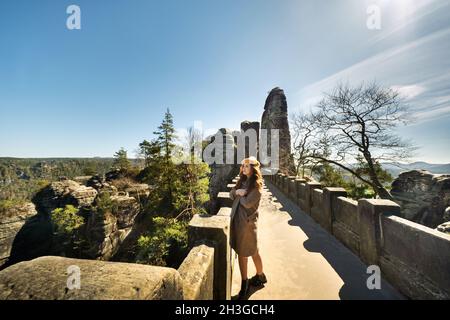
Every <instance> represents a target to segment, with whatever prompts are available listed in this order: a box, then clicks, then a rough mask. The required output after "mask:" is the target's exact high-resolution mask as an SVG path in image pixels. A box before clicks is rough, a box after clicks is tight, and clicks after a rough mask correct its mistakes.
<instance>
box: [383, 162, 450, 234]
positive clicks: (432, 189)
mask: <svg viewBox="0 0 450 320" xmlns="http://www.w3.org/2000/svg"><path fill="white" fill-rule="evenodd" d="M391 193H392V195H393V196H394V198H395V201H396V202H398V203H399V204H400V205H401V207H402V215H403V216H404V217H405V218H406V219H408V220H411V221H414V222H417V223H420V224H422V225H425V226H428V227H431V228H437V226H439V225H441V224H443V223H444V222H446V221H450V214H446V211H447V212H449V209H448V207H450V175H435V174H432V173H430V172H428V171H424V170H412V171H408V172H404V173H402V174H400V175H399V176H398V178H397V179H395V180H394V182H393V183H392V190H391Z"/></svg>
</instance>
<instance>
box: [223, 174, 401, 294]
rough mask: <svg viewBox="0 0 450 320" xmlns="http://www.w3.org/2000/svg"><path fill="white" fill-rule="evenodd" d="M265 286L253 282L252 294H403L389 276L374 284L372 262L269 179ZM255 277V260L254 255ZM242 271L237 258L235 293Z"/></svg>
mask: <svg viewBox="0 0 450 320" xmlns="http://www.w3.org/2000/svg"><path fill="white" fill-rule="evenodd" d="M258 239H259V247H260V254H261V257H262V259H263V264H264V272H265V274H266V275H267V278H268V283H267V284H266V285H265V287H264V288H261V289H258V290H255V289H254V288H251V291H250V295H249V299H250V300H264V299H275V300H278V299H286V300H291V299H295V300H303V299H403V296H402V295H401V294H400V293H398V292H397V290H395V289H394V288H393V287H392V286H391V285H390V284H389V283H387V282H386V281H382V282H381V289H380V290H369V289H368V288H367V285H366V282H367V279H368V277H369V276H370V275H369V274H367V266H366V265H365V264H364V263H363V262H362V261H361V260H360V259H359V257H357V256H356V255H354V254H353V253H352V252H351V251H350V250H349V249H347V248H346V247H345V246H344V245H343V244H341V243H340V242H339V241H338V240H337V239H335V238H334V237H333V236H332V235H331V234H329V233H328V232H327V231H325V230H324V229H322V228H321V227H320V226H319V225H318V224H317V223H316V222H315V221H314V220H313V219H312V218H311V217H310V216H308V215H307V214H305V213H304V212H302V211H301V210H300V208H299V207H298V206H297V205H296V204H295V203H294V202H292V201H291V200H290V199H288V198H287V197H286V196H285V195H284V194H283V193H281V191H279V190H278V189H277V187H276V186H274V185H273V184H271V183H270V182H269V181H265V182H264V191H263V194H262V199H261V203H260V217H259V221H258ZM248 266H249V268H248V270H249V273H248V275H249V278H250V277H251V276H253V275H254V274H255V266H254V264H253V261H252V259H251V258H249V264H248ZM240 283H241V276H240V273H239V266H238V261H237V259H236V260H235V263H234V270H233V284H232V292H231V295H232V296H234V298H235V296H236V295H237V294H238V292H239V289H240Z"/></svg>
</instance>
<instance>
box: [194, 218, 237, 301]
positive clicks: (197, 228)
mask: <svg viewBox="0 0 450 320" xmlns="http://www.w3.org/2000/svg"><path fill="white" fill-rule="evenodd" d="M188 239H189V247H190V248H193V247H194V246H195V245H196V244H198V243H205V244H207V245H209V246H212V247H214V281H213V283H214V290H213V291H214V300H230V299H231V247H230V217H229V216H226V215H213V216H211V215H198V214H196V215H195V216H194V217H193V218H192V220H191V221H190V223H189V228H188Z"/></svg>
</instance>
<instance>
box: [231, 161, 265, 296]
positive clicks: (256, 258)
mask: <svg viewBox="0 0 450 320" xmlns="http://www.w3.org/2000/svg"><path fill="white" fill-rule="evenodd" d="M261 192H262V175H261V170H260V163H259V161H258V160H257V159H256V158H255V157H250V158H246V159H244V160H242V163H241V168H240V172H239V181H238V182H237V183H236V186H235V187H233V188H232V189H231V191H230V197H231V199H232V200H233V206H232V210H231V237H230V242H231V247H232V248H233V249H234V250H235V251H236V253H237V254H238V260H239V269H240V272H241V279H242V284H241V290H240V292H239V299H243V298H245V296H246V295H247V293H248V287H249V284H251V285H254V286H261V285H262V284H264V283H266V282H267V279H266V276H265V275H264V273H263V265H262V259H261V256H260V255H259V250H258V241H257V240H258V237H257V221H258V216H259V211H258V207H259V202H260V200H261ZM248 257H252V259H253V262H254V263H255V267H256V275H255V276H254V277H252V278H251V279H250V280H249V279H248V278H247V264H248Z"/></svg>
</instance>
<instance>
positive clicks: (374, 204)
mask: <svg viewBox="0 0 450 320" xmlns="http://www.w3.org/2000/svg"><path fill="white" fill-rule="evenodd" d="M382 215H386V216H389V215H400V206H399V205H398V204H397V203H395V202H393V201H390V200H383V199H360V200H359V201H358V216H359V251H360V254H359V255H360V257H361V260H363V261H364V262H365V263H366V264H368V265H379V259H380V254H381V248H382V247H383V244H382V240H383V239H382V237H383V235H382V228H381V216H382Z"/></svg>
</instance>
